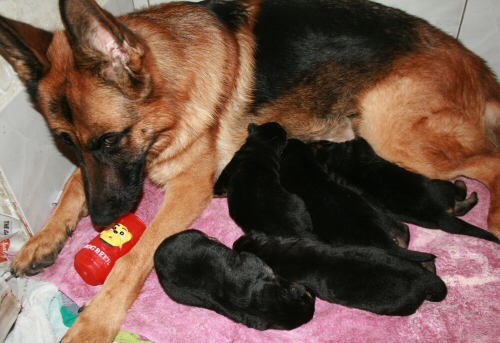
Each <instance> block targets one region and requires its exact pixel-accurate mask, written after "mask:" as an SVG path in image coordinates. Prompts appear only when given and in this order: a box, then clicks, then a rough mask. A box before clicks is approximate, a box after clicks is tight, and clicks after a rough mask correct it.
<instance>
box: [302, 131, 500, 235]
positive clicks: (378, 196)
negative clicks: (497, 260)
mask: <svg viewBox="0 0 500 343" xmlns="http://www.w3.org/2000/svg"><path fill="white" fill-rule="evenodd" d="M310 146H311V147H313V148H314V149H315V150H316V158H317V159H318V161H319V162H320V163H321V164H322V165H323V166H324V167H325V168H326V169H327V172H328V173H329V174H330V176H331V177H332V178H333V179H334V180H335V181H336V182H337V183H339V184H341V185H343V186H345V187H348V188H349V189H351V190H353V191H354V192H356V193H358V194H360V195H361V196H363V197H364V198H365V199H366V200H368V202H369V203H370V204H372V205H373V206H375V207H377V208H378V209H380V210H382V211H384V212H387V213H390V214H391V215H393V216H394V217H395V218H397V219H399V220H401V221H404V222H408V223H413V224H416V225H419V226H422V227H426V228H433V229H437V228H439V229H442V230H444V231H447V232H451V233H456V234H462V235H468V236H473V237H479V238H483V239H486V240H489V241H493V242H496V243H500V240H499V239H498V238H497V237H496V236H494V235H493V234H491V233H490V232H488V231H485V230H483V229H480V228H478V227H476V226H474V225H471V224H469V223H467V222H465V221H463V220H461V219H459V218H456V217H455V216H456V215H458V216H459V215H464V214H465V213H467V212H468V211H469V210H470V209H471V208H473V207H474V206H475V205H476V203H477V194H476V193H472V195H471V196H470V197H469V199H466V197H467V186H466V185H465V183H464V182H463V181H460V180H459V181H457V182H456V183H455V184H453V183H452V182H450V181H444V180H431V179H429V178H427V177H425V176H423V175H420V174H417V173H413V172H411V171H408V170H406V169H404V168H402V167H400V166H398V165H397V164H394V163H391V162H389V161H387V160H384V159H383V158H382V157H380V156H378V155H377V154H376V153H375V151H374V150H373V148H372V147H371V146H370V145H369V144H368V142H367V141H366V140H364V139H363V138H358V139H355V140H352V141H348V142H343V143H333V142H329V141H320V142H314V143H311V144H310Z"/></svg>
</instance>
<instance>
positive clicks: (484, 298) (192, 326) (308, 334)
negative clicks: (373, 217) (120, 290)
mask: <svg viewBox="0 0 500 343" xmlns="http://www.w3.org/2000/svg"><path fill="white" fill-rule="evenodd" d="M464 181H466V183H467V185H468V187H469V192H472V191H477V192H478V195H479V199H480V200H479V203H478V204H477V206H476V207H475V208H474V209H473V210H472V211H471V212H470V213H468V214H467V215H466V216H464V217H463V219H465V220H466V221H468V222H470V223H473V224H475V225H477V226H479V227H482V228H486V227H487V224H486V217H487V213H488V209H489V203H490V195H489V192H488V190H487V188H486V187H485V186H484V185H482V184H481V183H479V182H477V181H473V180H468V179H464ZM163 195H164V193H163V191H162V190H161V189H158V188H157V187H155V186H154V185H152V184H151V183H150V182H146V185H145V190H144V197H143V199H142V201H141V203H140V204H139V207H138V209H137V211H136V214H138V215H139V216H140V217H141V218H142V219H143V220H144V221H145V222H146V223H150V222H151V221H152V219H153V218H154V216H155V213H156V212H157V211H158V209H159V207H160V204H161V201H162V199H163ZM410 227H411V243H410V249H414V250H420V251H426V252H430V253H433V254H435V255H436V256H438V259H437V261H436V267H437V271H438V274H439V275H440V276H441V277H442V278H443V280H444V281H445V283H446V285H447V286H448V296H447V297H446V299H445V300H444V301H442V302H440V303H432V302H427V301H426V302H424V304H423V305H422V306H421V307H420V308H419V309H418V311H417V312H416V313H415V314H414V315H411V316H408V317H389V316H381V315H375V314H372V313H369V312H365V311H361V310H357V309H350V308H346V307H342V306H339V305H335V304H330V303H327V302H325V301H322V300H319V299H318V300H317V302H316V312H315V315H314V318H313V319H312V320H311V321H310V322H309V323H307V324H305V325H303V326H301V327H299V328H297V329H295V330H292V331H278V330H268V331H263V332H262V331H258V330H255V329H250V328H247V327H245V326H244V325H242V324H237V323H234V322H232V321H231V320H229V319H227V318H225V317H223V316H221V315H218V314H217V313H215V312H212V311H209V310H205V309H201V308H195V307H189V306H185V305H180V304H177V303H175V302H174V301H172V300H171V299H170V298H169V297H168V296H167V295H166V294H165V293H164V292H163V290H162V289H161V287H160V285H159V283H158V279H157V276H156V273H155V272H153V273H151V275H150V276H149V278H148V279H147V281H146V283H145V285H144V288H143V290H142V293H141V294H140V296H139V298H138V299H137V301H136V302H135V303H134V305H133V306H132V308H131V310H130V312H129V314H128V316H127V318H126V320H125V322H124V324H123V326H122V329H123V330H128V331H133V332H136V333H139V334H141V335H143V336H145V337H148V338H149V339H150V340H153V341H154V342H157V343H167V342H176V343H182V342H189V343H197V342H200V343H206V342H218V343H223V342H247V343H250V342H255V343H262V342H266V343H274V342H276V343H288V342H290V343H291V342H307V343H314V342H342V343H349V342H353V343H363V342H369V343H378V342H381V343H391V342H394V343H395V342H401V343H403V342H404V343H407V342H413V343H415V342H447V343H453V342H464V343H465V342H467V343H469V342H481V343H493V342H495V343H498V342H500V325H499V324H500V302H499V301H498V298H499V297H500V254H499V246H498V245H497V244H495V243H492V242H487V241H484V240H481V239H478V238H472V237H466V236H459V235H451V234H448V233H446V232H442V231H439V230H429V229H423V228H419V227H416V226H410ZM192 228H196V229H198V230H201V231H203V232H205V233H207V234H208V235H211V236H214V237H217V238H218V239H219V240H220V241H221V242H222V243H224V244H226V245H227V246H229V247H231V246H232V243H233V242H234V241H235V240H236V239H237V238H238V237H239V236H240V235H242V231H241V229H240V228H238V227H237V226H236V224H234V222H233V221H232V220H231V219H230V217H229V214H228V208H227V201H226V200H225V199H214V200H213V201H212V202H211V204H210V206H209V207H208V208H207V209H206V210H205V211H204V212H203V214H202V215H201V216H200V218H198V220H196V222H195V223H194V224H193V225H192ZM97 234H98V233H97V232H96V231H95V230H94V227H93V225H92V223H91V221H90V219H89V218H85V219H83V220H82V221H81V222H80V224H79V225H78V229H77V230H76V232H75V234H74V235H73V237H72V238H71V239H70V240H69V241H68V244H67V245H66V247H65V248H64V249H63V250H62V252H61V254H60V255H59V259H58V260H57V262H56V263H55V264H54V265H53V266H52V267H50V268H47V269H46V271H45V272H44V273H42V274H40V275H38V276H36V278H37V279H41V280H46V281H50V282H53V283H55V284H56V285H57V286H58V287H59V288H60V289H61V291H63V292H64V293H66V294H67V295H68V296H69V297H70V298H72V299H73V300H74V301H75V302H76V303H78V304H79V305H82V304H84V303H85V302H86V301H88V300H90V299H91V298H92V297H93V296H94V295H95V294H96V293H97V292H98V291H99V289H100V287H101V286H96V287H93V286H89V285H87V284H86V283H85V282H84V281H83V280H82V279H81V278H80V276H79V275H78V274H77V273H76V271H75V269H74V268H73V259H74V256H75V254H76V253H77V252H78V251H79V250H80V249H81V248H82V247H83V246H84V245H85V244H86V243H87V242H89V241H90V240H91V239H92V238H94V237H95V236H96V235H97Z"/></svg>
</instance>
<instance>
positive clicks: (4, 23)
mask: <svg viewBox="0 0 500 343" xmlns="http://www.w3.org/2000/svg"><path fill="white" fill-rule="evenodd" d="M52 36H53V34H52V33H51V32H47V31H44V30H42V29H38V28H36V27H33V26H31V25H28V24H25V23H21V22H19V21H16V20H12V19H7V18H4V17H2V16H0V54H1V55H2V56H3V57H5V59H6V60H7V61H8V62H9V63H10V64H11V65H12V67H13V68H14V69H15V70H16V72H17V74H18V75H19V78H20V79H21V81H22V82H23V83H24V85H26V86H27V87H28V88H29V87H30V86H33V85H36V84H37V83H38V81H39V80H40V79H41V78H42V77H43V76H44V75H45V74H46V73H47V71H48V70H49V69H50V62H49V60H48V59H47V57H46V56H45V55H46V52H47V49H48V47H49V45H50V42H51V41H52Z"/></svg>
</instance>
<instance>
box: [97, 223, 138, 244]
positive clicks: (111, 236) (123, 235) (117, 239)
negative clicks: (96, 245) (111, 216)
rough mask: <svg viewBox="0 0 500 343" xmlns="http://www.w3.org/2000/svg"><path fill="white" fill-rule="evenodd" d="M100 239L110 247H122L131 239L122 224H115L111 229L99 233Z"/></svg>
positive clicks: (130, 235)
mask: <svg viewBox="0 0 500 343" xmlns="http://www.w3.org/2000/svg"><path fill="white" fill-rule="evenodd" d="M101 239H102V240H103V241H104V242H106V243H108V244H109V245H111V246H112V247H116V246H119V247H120V248H121V247H122V245H123V244H125V243H127V242H128V241H130V240H131V239H132V234H131V233H130V232H129V231H128V229H127V228H126V227H125V226H124V225H122V224H115V226H113V227H112V228H111V229H108V230H104V231H103V232H101Z"/></svg>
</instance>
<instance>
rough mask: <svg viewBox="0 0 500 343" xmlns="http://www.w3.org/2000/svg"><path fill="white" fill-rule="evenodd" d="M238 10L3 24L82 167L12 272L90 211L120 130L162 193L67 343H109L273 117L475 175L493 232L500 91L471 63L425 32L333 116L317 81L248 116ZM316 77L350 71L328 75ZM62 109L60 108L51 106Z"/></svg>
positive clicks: (70, 12) (438, 174) (39, 257)
mask: <svg viewBox="0 0 500 343" xmlns="http://www.w3.org/2000/svg"><path fill="white" fill-rule="evenodd" d="M247 3H248V4H247V5H248V8H247V15H248V18H249V19H248V20H247V21H246V22H245V23H244V24H243V25H241V26H240V27H239V29H238V30H236V31H231V30H229V29H227V28H225V27H224V26H223V25H221V24H220V23H219V22H218V21H217V20H216V18H215V17H214V15H213V14H211V13H210V12H208V11H206V10H204V9H203V8H202V7H200V6H193V5H190V4H189V3H172V4H168V5H163V6H161V7H156V8H152V9H151V10H149V12H147V15H137V16H134V15H132V16H123V17H121V18H120V19H119V20H116V19H115V18H113V17H112V16H111V15H110V14H108V13H107V12H104V11H102V10H101V9H99V7H98V6H97V5H96V4H95V2H94V1H93V0H85V1H83V0H82V1H77V0H67V1H65V2H63V4H65V6H63V8H62V16H63V19H65V23H66V25H67V28H68V29H69V30H74V31H78V30H80V29H82V30H83V29H84V28H87V29H88V28H89V27H90V30H89V31H88V32H87V33H83V34H81V37H80V38H81V40H80V41H78V42H75V41H74V39H75V38H74V37H73V36H72V35H71V34H68V33H66V32H56V33H54V36H53V38H52V39H50V37H48V36H47V35H46V34H44V33H43V32H41V31H38V30H36V29H34V28H31V27H29V26H25V25H22V24H20V23H16V22H13V21H9V20H7V19H5V18H0V24H2V25H3V26H2V27H0V28H3V29H2V30H0V39H2V40H3V41H5V42H7V43H5V44H4V45H0V47H1V49H0V51H1V52H2V54H3V55H4V56H5V57H6V58H7V59H8V60H9V62H10V63H11V64H12V65H13V66H14V67H15V68H16V70H17V72H18V74H19V76H20V78H21V79H22V80H23V82H25V84H26V85H27V86H28V87H29V86H30V83H29V81H30V80H31V79H33V69H34V68H33V66H32V65H29V63H28V64H27V63H26V61H25V60H23V58H20V57H19V55H18V51H17V48H16V47H13V45H12V44H10V43H9V42H12V41H20V42H22V43H24V44H25V46H26V47H27V48H28V50H29V51H31V53H32V54H33V55H34V56H35V57H30V60H31V61H33V60H36V61H37V63H39V64H40V65H39V66H38V67H37V68H35V69H37V70H39V71H40V70H41V73H42V75H43V77H41V78H40V81H39V84H38V86H37V87H38V88H37V89H38V91H37V93H36V94H35V95H34V96H33V98H34V103H35V105H36V106H37V108H38V109H39V110H40V112H41V113H42V114H43V115H44V116H45V118H46V120H47V122H48V124H49V126H50V127H51V129H52V130H53V132H54V134H55V135H56V136H57V135H59V134H60V133H62V132H65V133H69V134H70V136H71V139H72V141H73V143H74V144H75V146H76V148H77V150H78V151H79V152H80V154H81V155H80V156H79V157H80V160H81V161H83V163H82V164H81V166H82V167H81V169H79V170H78V171H77V172H76V173H75V174H74V175H73V177H72V178H71V179H70V180H69V181H68V183H67V185H66V188H65V191H64V194H63V196H62V198H61V201H60V203H59V205H58V206H57V208H56V210H55V211H54V213H53V215H52V216H51V218H50V220H49V221H48V222H47V224H46V226H45V227H44V229H43V230H42V231H41V232H40V233H39V234H37V235H36V236H35V237H34V238H33V239H32V240H30V241H29V242H28V243H27V244H26V245H25V246H24V248H23V249H22V251H21V252H20V253H19V254H18V255H17V257H16V259H15V261H14V262H13V265H12V266H13V269H14V270H15V271H16V273H17V274H19V275H22V274H26V273H28V274H31V273H36V272H40V271H42V270H43V267H45V266H47V265H50V264H51V263H53V262H54V260H55V258H56V256H57V253H58V252H59V250H60V249H61V247H62V246H63V244H64V242H65V241H66V240H67V238H68V236H69V235H71V233H72V232H73V231H74V230H75V228H76V225H77V223H78V220H79V219H80V218H81V216H84V215H87V214H88V212H89V204H88V199H87V200H86V193H85V190H84V187H85V185H87V187H92V184H93V183H92V182H93V180H96V179H99V178H108V179H112V172H113V171H112V170H107V169H106V168H103V167H102V166H101V167H99V164H98V163H97V162H96V161H95V157H94V154H93V152H92V149H91V148H90V146H92V144H93V142H94V141H96V140H97V139H99V138H100V137H102V136H103V135H105V134H107V133H109V132H122V131H123V130H125V129H127V128H130V132H129V133H128V134H127V135H126V137H125V138H124V144H123V149H124V150H125V151H126V152H127V153H129V154H130V155H140V154H141V153H143V152H145V151H147V157H146V172H147V174H148V176H149V178H151V180H152V181H153V182H155V183H156V184H158V185H161V186H164V187H165V190H166V198H165V200H164V203H163V205H162V207H161V209H160V211H159V213H158V215H157V216H156V218H155V219H154V221H153V222H152V223H151V225H150V226H149V227H148V230H147V231H146V233H145V234H144V235H143V237H142V238H141V240H140V241H139V242H138V243H137V245H136V246H135V247H134V249H132V251H131V252H130V253H129V254H127V255H126V256H124V257H123V258H121V259H120V260H119V261H118V262H117V264H116V266H115V267H114V269H113V271H112V272H111V274H110V276H109V277H108V279H107V280H106V283H105V284H104V286H103V288H102V290H101V291H100V292H99V294H98V295H97V296H96V297H95V298H94V299H93V300H92V301H91V303H90V304H88V306H87V307H86V309H85V310H84V311H83V312H82V314H81V315H80V317H79V318H78V320H77V321H76V323H75V324H74V326H73V327H72V328H71V329H70V330H69V332H68V333H67V335H66V336H65V338H64V339H63V342H64V343H68V342H86V343H87V342H111V341H112V340H113V338H114V337H115V336H116V334H117V332H118V330H119V328H120V325H121V323H122V322H123V320H124V318H125V316H126V314H127V310H128V309H129V308H130V306H131V304H132V303H133V301H134V300H135V298H136V297H137V295H138V294H139V292H140V290H141V287H142V284H143V282H144V280H145V279H146V277H147V276H148V274H149V273H150V271H151V269H152V268H153V253H154V251H155V249H156V247H157V246H158V245H159V244H160V243H161V242H162V241H163V239H164V238H166V237H168V236H170V235H172V234H174V233H177V232H179V231H181V230H184V229H186V228H188V227H189V225H190V224H191V223H192V222H193V221H194V220H195V219H196V218H197V216H198V215H199V214H200V213H201V212H202V211H203V209H204V208H205V207H206V206H207V205H208V203H209V202H210V199H211V197H212V190H213V183H214V180H215V179H216V177H217V176H218V174H219V173H220V171H221V170H222V168H223V167H224V166H225V164H226V163H227V162H228V161H229V160H230V159H231V157H232V156H233V154H234V152H235V151H236V150H237V149H238V148H239V147H240V146H241V144H242V143H243V142H244V139H245V138H246V135H247V131H246V128H247V125H248V123H250V122H256V123H257V124H261V123H264V122H267V121H278V122H280V123H281V124H282V125H283V126H284V127H285V128H286V129H287V131H288V133H289V135H290V137H297V138H301V139H304V140H310V139H322V138H323V139H331V140H346V139H350V138H352V137H353V136H354V134H357V135H361V136H363V137H365V138H366V139H367V140H368V141H369V142H370V143H371V144H372V145H373V146H374V148H375V149H376V150H377V152H378V153H379V154H380V155H381V156H382V157H384V158H386V159H388V160H391V161H394V162H397V163H399V164H401V165H403V166H405V167H407V168H409V169H412V170H414V171H417V172H420V173H423V174H425V175H427V176H429V177H433V178H442V179H448V178H452V177H455V176H458V175H465V176H468V177H472V178H476V179H478V180H481V181H483V182H485V183H486V184H487V185H488V187H489V188H490V190H491V192H492V206H491V213H490V217H489V224H490V229H491V230H492V231H493V232H494V233H495V234H496V235H497V236H500V158H499V157H500V156H499V154H500V152H499V147H500V141H499V138H498V131H499V130H498V129H499V127H500V122H499V119H498V118H500V99H499V96H500V89H499V85H498V83H497V82H496V80H495V79H494V76H493V75H492V73H491V72H490V71H489V70H488V69H487V68H486V67H485V66H484V64H483V62H482V61H481V60H480V59H479V58H478V57H476V56H475V55H473V54H472V53H470V52H469V51H467V50H466V49H464V48H463V47H462V46H461V45H459V44H458V43H457V42H456V41H454V40H453V39H451V38H449V37H448V36H446V35H444V34H442V33H441V32H438V31H434V30H433V29H432V28H430V27H429V26H428V25H427V26H423V27H422V29H421V31H422V37H424V38H425V37H426V36H428V37H431V38H429V39H430V40H434V41H436V42H438V43H439V44H437V45H436V47H435V49H433V50H431V51H425V52H412V53H409V54H408V55H407V56H404V57H402V58H400V59H399V60H398V63H397V65H395V66H394V67H393V68H392V69H391V70H390V71H385V72H384V73H385V74H381V75H379V78H380V79H370V80H357V81H354V80H351V81H350V82H346V85H348V87H351V88H346V89H345V91H346V93H349V94H350V93H353V94H356V96H355V97H351V98H345V99H341V100H339V102H338V103H336V104H335V109H333V110H334V111H333V110H332V109H330V110H332V112H335V113H337V115H336V116H326V117H325V116H322V115H320V114H318V113H319V112H320V111H317V110H318V109H320V108H321V107H322V106H323V107H328V106H329V105H328V103H325V104H322V103H316V102H315V101H316V99H315V97H314V94H315V93H317V92H319V91H323V90H321V85H322V82H323V81H324V80H321V79H320V80H318V85H319V86H312V85H311V84H306V83H304V84H301V85H300V86H299V87H297V88H296V91H295V92H292V93H290V94H286V95H284V96H282V97H281V98H280V99H278V100H277V101H275V102H273V103H272V104H268V105H266V106H262V107H260V108H259V109H258V111H257V112H256V113H253V114H250V113H249V109H250V104H251V101H252V89H253V87H254V82H255V80H254V59H253V56H254V49H255V44H256V43H255V40H254V37H253V34H252V29H253V25H254V24H255V18H256V15H257V14H258V12H259V3H260V1H259V0H252V1H247ZM79 13H88V16H87V15H80V14H79ZM144 13H146V12H144ZM89 18H90V19H89ZM92 18H94V19H95V18H98V19H99V20H97V21H95V20H94V21H93V20H92ZM68 23H69V24H68ZM103 23H104V24H103ZM160 23H161V24H160ZM68 25H69V26H68ZM102 27H105V29H104V30H100V28H102ZM75 28H76V29H75ZM113 34H117V35H119V36H122V37H124V38H123V41H122V44H121V45H119V46H118V47H116V46H111V47H110V45H109V44H107V42H109V36H110V35H111V36H112V35H113ZM12 37H15V38H12ZM436 37H437V38H436ZM68 39H69V41H68ZM24 54H28V55H29V53H26V52H25V53H24ZM130 75H134V80H135V83H134V82H131V78H130V77H129V76H130ZM325 75H335V77H338V78H345V79H346V80H347V81H349V78H350V77H351V75H343V74H342V70H339V69H338V68H337V69H332V70H326V71H325ZM443 80H446V81H447V82H443ZM324 82H325V83H327V82H328V81H327V80H326V81H324ZM346 87H347V86H346ZM65 101H66V102H67V103H68V105H69V107H70V108H71V111H69V112H68V111H65V109H64V108H61V106H62V105H60V104H63V103H65ZM57 104H59V105H57ZM354 108H357V109H358V110H359V111H358V112H359V113H356V111H354V110H353V109H354ZM147 149H149V150H147ZM85 180H87V183H86V182H85ZM87 191H91V192H95V190H89V189H87ZM167 325H168V324H167Z"/></svg>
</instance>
